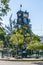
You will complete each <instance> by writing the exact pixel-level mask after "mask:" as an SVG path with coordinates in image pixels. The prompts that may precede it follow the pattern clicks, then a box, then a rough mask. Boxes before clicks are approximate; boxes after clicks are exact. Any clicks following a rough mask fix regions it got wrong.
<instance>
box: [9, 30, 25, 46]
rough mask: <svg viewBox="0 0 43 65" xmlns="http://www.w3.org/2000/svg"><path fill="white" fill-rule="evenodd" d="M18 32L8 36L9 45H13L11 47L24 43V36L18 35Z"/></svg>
mask: <svg viewBox="0 0 43 65" xmlns="http://www.w3.org/2000/svg"><path fill="white" fill-rule="evenodd" d="M19 32H20V30H19V31H16V33H15V34H12V35H11V36H10V39H9V41H10V43H11V44H13V45H22V44H23V43H24V36H23V35H22V34H20V33H21V32H20V33H19Z"/></svg>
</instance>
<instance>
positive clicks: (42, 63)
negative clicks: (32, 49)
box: [32, 62, 43, 65]
mask: <svg viewBox="0 0 43 65" xmlns="http://www.w3.org/2000/svg"><path fill="white" fill-rule="evenodd" d="M32 64H35V65H43V62H33V63H32Z"/></svg>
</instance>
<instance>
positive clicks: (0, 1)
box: [0, 0, 10, 20]
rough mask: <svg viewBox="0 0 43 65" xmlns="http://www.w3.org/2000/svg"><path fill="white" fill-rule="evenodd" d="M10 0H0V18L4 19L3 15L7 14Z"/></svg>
mask: <svg viewBox="0 0 43 65" xmlns="http://www.w3.org/2000/svg"><path fill="white" fill-rule="evenodd" d="M9 1H10V0H0V20H2V18H1V17H2V16H4V15H5V14H7V12H8V11H9V9H10V8H9V4H8V3H9Z"/></svg>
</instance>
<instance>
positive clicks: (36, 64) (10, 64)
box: [0, 61, 43, 65]
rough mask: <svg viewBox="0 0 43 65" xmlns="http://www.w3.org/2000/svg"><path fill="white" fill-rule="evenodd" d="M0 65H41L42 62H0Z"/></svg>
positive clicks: (42, 64)
mask: <svg viewBox="0 0 43 65" xmlns="http://www.w3.org/2000/svg"><path fill="white" fill-rule="evenodd" d="M0 65H43V62H41V61H40V62H15V61H0Z"/></svg>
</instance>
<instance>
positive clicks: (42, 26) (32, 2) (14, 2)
mask: <svg viewBox="0 0 43 65" xmlns="http://www.w3.org/2000/svg"><path fill="white" fill-rule="evenodd" d="M20 4H22V10H23V11H25V10H27V11H28V12H29V18H30V20H31V24H32V31H33V32H34V33H35V34H38V35H43V0H11V1H10V3H9V6H10V8H11V11H9V13H8V14H7V16H5V17H4V18H3V23H5V24H6V23H7V24H8V23H9V17H10V15H11V13H12V14H13V17H12V19H14V18H16V19H17V15H16V13H17V11H18V10H19V9H20Z"/></svg>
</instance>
